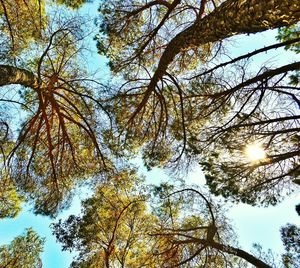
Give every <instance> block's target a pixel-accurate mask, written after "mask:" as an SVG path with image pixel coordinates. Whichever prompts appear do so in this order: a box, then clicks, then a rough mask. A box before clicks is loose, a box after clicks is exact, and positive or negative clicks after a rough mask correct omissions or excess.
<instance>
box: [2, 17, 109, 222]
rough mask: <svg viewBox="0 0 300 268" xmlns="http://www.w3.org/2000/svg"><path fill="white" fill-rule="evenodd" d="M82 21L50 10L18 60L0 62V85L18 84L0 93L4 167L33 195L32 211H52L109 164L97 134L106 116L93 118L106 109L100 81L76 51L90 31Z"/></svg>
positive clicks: (29, 195) (51, 212)
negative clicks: (5, 140)
mask: <svg viewBox="0 0 300 268" xmlns="http://www.w3.org/2000/svg"><path fill="white" fill-rule="evenodd" d="M31 26H32V24H30V26H28V27H31ZM24 27H25V26H24ZM85 27H86V21H85V20H83V18H81V17H79V16H75V17H72V16H70V15H68V14H67V13H64V12H53V13H52V14H51V17H49V18H48V20H47V24H46V25H45V27H44V28H41V29H40V32H39V38H38V39H35V41H36V43H35V44H31V47H30V50H31V51H29V50H28V49H27V50H26V47H23V50H24V51H23V52H22V54H20V55H19V58H22V57H25V58H26V60H24V61H22V65H23V66H20V67H18V66H15V65H13V64H11V65H10V64H2V65H0V73H1V74H2V75H1V81H0V86H8V85H16V84H18V85H20V86H21V88H20V87H17V86H13V87H12V88H9V93H7V91H6V90H3V91H2V92H3V94H2V95H1V99H0V101H1V103H3V105H2V104H1V105H2V106H1V108H2V109H3V110H5V113H4V114H2V115H1V122H2V121H3V122H4V123H5V124H6V125H7V126H8V127H9V128H8V130H7V133H8V134H7V136H8V139H9V142H10V146H9V148H10V149H8V148H6V150H5V154H4V157H3V161H4V160H5V161H4V162H3V166H5V167H6V170H7V172H8V173H9V177H10V178H11V180H12V181H13V184H14V185H16V187H17V189H18V191H19V192H20V193H22V194H23V195H25V196H26V197H27V198H28V199H30V200H32V199H33V200H35V211H36V212H37V213H42V214H47V215H52V216H53V215H55V214H56V213H57V212H58V211H59V210H60V209H62V208H64V207H66V206H68V204H69V202H68V201H67V200H68V199H69V200H70V196H71V194H72V190H73V189H74V187H75V186H76V184H77V183H78V182H80V181H82V180H83V179H86V178H91V177H93V176H95V175H96V174H99V173H100V172H104V171H108V170H110V169H111V162H110V160H108V159H107V158H106V157H105V156H104V154H103V151H104V150H105V148H103V147H104V145H103V146H102V144H100V143H101V141H100V139H99V135H98V134H99V130H100V129H101V124H103V125H104V124H106V122H103V123H102V122H96V117H98V116H99V117H103V116H104V115H105V111H104V109H103V106H102V104H101V103H100V102H99V101H98V100H97V96H96V93H97V91H101V90H102V86H101V84H100V83H99V82H97V81H94V80H93V79H91V78H90V77H89V75H88V74H87V72H86V71H85V70H84V68H83V64H82V58H80V53H82V51H83V50H84V49H85V45H84V41H85V38H86V37H87V36H89V34H90V33H89V32H84V31H85V30H86V28H85ZM25 29H26V28H25ZM25 29H23V31H24V32H25ZM15 40H17V39H15ZM29 53H30V57H28V54H29ZM24 66H25V67H24ZM16 106H17V107H16ZM20 108H21V109H22V112H21V114H20V118H16V116H15V112H16V111H18V110H19V109H20ZM18 120H19V121H18ZM19 122H21V123H20V124H19ZM18 124H19V126H18V127H19V129H18V130H17V131H15V129H16V125H18ZM12 144H14V145H12ZM41 161H43V165H41Z"/></svg>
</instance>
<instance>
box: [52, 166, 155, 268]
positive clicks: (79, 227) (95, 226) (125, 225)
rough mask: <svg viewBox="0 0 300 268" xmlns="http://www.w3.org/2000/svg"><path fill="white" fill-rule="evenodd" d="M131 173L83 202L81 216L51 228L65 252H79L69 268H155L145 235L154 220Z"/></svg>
mask: <svg viewBox="0 0 300 268" xmlns="http://www.w3.org/2000/svg"><path fill="white" fill-rule="evenodd" d="M139 183H141V181H140V180H138V179H137V178H136V175H135V172H134V171H129V170H128V171H127V170H124V171H122V172H120V173H118V175H116V176H114V177H111V178H109V179H108V181H107V182H106V183H104V184H102V185H99V186H98V188H97V189H96V191H95V193H94V195H93V197H91V198H89V199H87V200H85V201H83V203H82V216H80V217H79V216H74V215H72V216H70V217H69V218H68V219H67V220H66V221H64V222H62V221H61V220H60V221H59V222H58V223H56V224H54V225H53V229H54V233H55V235H56V237H57V239H58V240H59V241H60V242H61V243H62V244H63V249H64V250H77V251H79V256H78V258H77V259H76V260H75V261H74V262H73V263H72V265H71V267H99V268H100V267H109V266H124V267H136V266H145V265H146V266H147V267H154V266H153V265H154V263H153V261H152V260H151V259H152V258H153V257H152V256H151V254H150V253H151V249H152V247H153V242H152V241H151V239H150V237H147V233H148V232H150V231H151V230H152V228H153V224H154V223H155V217H153V216H151V215H149V214H148V213H147V209H146V204H145V199H144V197H143V195H142V193H141V192H140V190H138V188H137V184H139Z"/></svg>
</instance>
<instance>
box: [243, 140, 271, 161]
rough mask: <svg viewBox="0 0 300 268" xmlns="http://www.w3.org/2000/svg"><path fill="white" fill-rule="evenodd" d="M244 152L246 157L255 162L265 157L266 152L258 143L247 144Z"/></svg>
mask: <svg viewBox="0 0 300 268" xmlns="http://www.w3.org/2000/svg"><path fill="white" fill-rule="evenodd" d="M245 154H246V156H247V158H248V159H249V160H250V161H252V162H256V161H259V160H263V159H265V158H266V152H265V150H264V149H263V147H262V146H261V144H259V143H252V144H248V145H247V146H246V149H245Z"/></svg>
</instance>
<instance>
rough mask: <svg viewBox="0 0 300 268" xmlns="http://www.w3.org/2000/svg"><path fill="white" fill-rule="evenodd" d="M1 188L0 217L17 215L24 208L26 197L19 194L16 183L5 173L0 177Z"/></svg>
mask: <svg viewBox="0 0 300 268" xmlns="http://www.w3.org/2000/svg"><path fill="white" fill-rule="evenodd" d="M0 189H1V191H0V218H14V217H16V216H17V215H18V214H19V212H20V211H21V210H22V208H21V204H22V202H23V201H24V198H23V197H21V196H20V195H19V194H18V192H17V189H16V187H15V185H14V183H13V182H12V180H11V179H10V178H9V177H8V176H7V175H5V174H4V175H3V176H1V177H0Z"/></svg>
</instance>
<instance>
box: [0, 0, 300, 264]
mask: <svg viewBox="0 0 300 268" xmlns="http://www.w3.org/2000/svg"><path fill="white" fill-rule="evenodd" d="M95 2H98V1H95ZM97 7H98V3H95V4H88V5H87V6H86V7H85V8H84V9H82V10H81V11H80V13H81V14H85V13H88V14H90V15H91V16H93V15H95V14H96V13H97V12H96V10H97ZM274 34H275V32H274V31H268V32H266V33H263V34H260V35H252V36H250V37H243V36H239V37H235V38H233V39H232V40H235V42H234V43H232V49H231V51H232V52H233V54H237V55H238V54H240V53H241V52H242V53H245V52H248V51H252V50H253V49H255V48H259V47H261V46H262V45H270V44H273V43H274V42H275V39H274ZM93 45H94V43H93V42H92V41H91V46H93ZM91 48H92V50H93V51H94V52H92V53H91V54H90V55H88V61H89V67H90V68H91V69H92V70H96V69H99V70H100V73H99V74H100V75H101V76H103V74H104V73H105V74H106V75H107V74H108V73H109V72H108V69H107V67H106V65H105V63H106V60H105V58H104V57H100V56H99V55H97V54H96V48H95V47H91ZM294 57H295V54H286V53H284V54H283V51H282V50H276V51H274V52H272V54H270V53H268V54H263V55H260V56H259V58H257V61H256V62H255V64H260V63H262V62H264V61H265V60H267V59H269V60H271V61H273V60H274V61H275V60H281V61H287V62H288V61H291V60H293V58H294ZM143 171H145V169H143ZM147 178H148V181H151V180H153V178H155V181H158V180H160V179H165V180H166V179H167V178H168V176H167V175H166V174H165V173H164V172H163V171H161V170H159V169H154V170H153V171H151V172H149V173H148V174H147ZM188 181H189V182H191V183H195V184H201V183H203V182H204V178H203V175H202V173H201V171H200V170H199V169H195V170H194V171H191V172H190V174H189V176H188ZM84 197H85V196H84V194H82V195H81V198H84ZM299 202H300V195H299V194H298V195H297V194H294V195H292V196H291V197H289V198H287V199H286V201H284V202H282V203H281V204H279V205H278V206H275V207H269V208H257V207H251V206H248V205H243V204H239V205H232V208H231V209H229V212H228V213H227V216H228V218H230V219H232V224H233V226H235V227H236V231H237V234H238V237H239V243H240V245H241V246H242V248H243V249H246V250H250V249H251V246H252V244H253V243H255V242H258V243H260V244H261V245H262V246H263V247H264V249H267V248H272V249H273V250H274V251H275V252H276V251H277V252H279V251H281V250H282V246H281V241H280V234H279V229H280V226H282V225H284V224H286V223H288V222H289V223H295V224H300V217H298V216H297V214H296V212H295V209H294V208H295V205H296V204H297V203H299ZM30 209H31V208H30V206H29V205H27V206H25V207H24V209H23V212H22V213H21V214H20V215H19V216H18V217H17V218H16V219H5V220H1V221H0V243H1V244H6V243H9V242H10V241H11V240H12V239H13V238H14V237H15V236H17V235H20V234H21V233H23V232H24V230H25V228H28V227H30V226H31V227H33V229H34V230H35V231H37V232H38V233H39V235H40V236H41V237H46V244H45V248H44V253H43V255H42V258H43V263H44V268H64V267H68V265H69V264H70V262H71V260H72V257H73V255H74V254H70V253H68V252H61V247H60V245H59V244H57V243H56V241H55V238H54V237H53V236H52V234H51V230H50V228H49V225H50V224H51V222H53V221H52V220H51V219H49V218H48V217H44V216H35V215H34V214H33V213H32V212H31V211H30ZM79 212H80V198H79V197H76V198H75V199H74V201H73V203H72V206H71V208H70V209H69V210H67V211H64V212H63V213H62V214H60V215H59V216H58V218H64V217H67V216H68V215H69V214H77V213H79Z"/></svg>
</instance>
